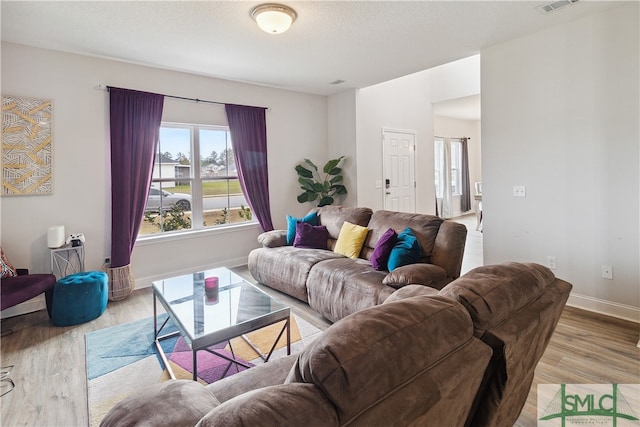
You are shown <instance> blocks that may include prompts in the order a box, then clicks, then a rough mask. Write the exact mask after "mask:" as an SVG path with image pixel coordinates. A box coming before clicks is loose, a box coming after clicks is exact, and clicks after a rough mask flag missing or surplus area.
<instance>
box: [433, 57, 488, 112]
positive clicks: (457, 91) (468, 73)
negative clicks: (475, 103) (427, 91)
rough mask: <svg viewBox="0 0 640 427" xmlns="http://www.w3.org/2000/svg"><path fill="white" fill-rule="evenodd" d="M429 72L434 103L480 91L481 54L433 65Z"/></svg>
mask: <svg viewBox="0 0 640 427" xmlns="http://www.w3.org/2000/svg"><path fill="white" fill-rule="evenodd" d="M429 72H430V74H431V95H430V96H431V102H433V103H436V102H442V101H448V100H450V99H456V98H464V97H467V96H470V95H477V94H479V93H480V55H473V56H470V57H468V58H463V59H459V60H457V61H453V62H449V63H447V64H443V65H440V66H437V67H433V68H431V69H430V70H429Z"/></svg>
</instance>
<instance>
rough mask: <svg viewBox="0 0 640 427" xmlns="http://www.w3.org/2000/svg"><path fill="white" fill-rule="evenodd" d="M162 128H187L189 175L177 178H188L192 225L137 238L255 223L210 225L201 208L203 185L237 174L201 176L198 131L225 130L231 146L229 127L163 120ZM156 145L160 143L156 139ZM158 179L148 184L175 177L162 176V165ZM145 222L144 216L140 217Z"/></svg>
mask: <svg viewBox="0 0 640 427" xmlns="http://www.w3.org/2000/svg"><path fill="white" fill-rule="evenodd" d="M160 127H161V128H176V129H189V131H190V132H189V133H190V142H189V147H190V152H189V155H188V157H189V162H190V163H189V165H190V171H189V176H188V177H180V180H183V181H189V183H190V187H191V228H189V229H183V230H173V231H159V232H157V233H152V234H138V237H137V239H136V241H139V242H144V241H145V240H155V239H158V238H166V237H173V238H175V237H180V236H184V235H188V234H192V233H201V232H209V231H214V230H215V231H219V230H221V229H230V228H237V227H245V226H247V225H250V226H255V225H256V224H258V222H257V221H256V220H255V218H254V219H252V220H251V221H243V222H234V223H226V224H213V225H206V226H205V225H204V215H203V213H204V208H203V192H202V186H203V185H202V184H203V183H204V182H207V181H216V180H227V182H228V180H229V179H238V177H237V176H229V175H225V176H224V177H216V178H215V179H212V178H208V177H202V174H201V161H202V156H201V145H200V131H201V130H203V129H204V130H215V131H225V132H226V148H227V149H229V148H231V137H230V133H229V127H228V126H219V125H201V124H194V123H175V122H162V123H161V124H160ZM158 143H159V144H161V143H162V142H161V141H159V142H158ZM158 152H159V153H162V152H163V151H162V145H160V149H159V150H158ZM159 174H160V177H159V178H152V181H151V185H152V186H153V185H154V184H157V183H160V184H161V183H163V182H172V181H175V180H176V177H170V178H163V177H162V168H160V171H159ZM161 187H162V186H161ZM229 196H230V195H229V192H228V189H227V199H228V198H229ZM143 221H144V218H143Z"/></svg>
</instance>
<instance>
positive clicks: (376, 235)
mask: <svg viewBox="0 0 640 427" xmlns="http://www.w3.org/2000/svg"><path fill="white" fill-rule="evenodd" d="M443 221H444V220H443V219H442V218H439V217H437V216H433V215H424V214H416V213H405V212H392V211H385V210H379V211H375V212H374V213H373V215H371V221H369V225H367V227H368V228H369V236H368V237H367V240H365V243H364V246H365V247H364V248H363V250H362V254H361V256H362V257H363V258H366V259H369V258H370V257H371V253H372V252H373V249H374V248H375V244H376V242H377V241H378V240H380V237H381V236H382V234H384V232H385V231H387V230H388V229H389V228H393V229H394V230H395V231H396V233H400V232H401V231H402V230H404V229H405V228H407V227H409V228H411V230H412V231H413V234H414V235H415V236H416V238H417V239H418V243H419V244H420V247H421V248H422V251H423V254H422V257H421V259H420V261H421V262H428V263H431V260H430V257H431V252H432V251H433V249H434V245H435V241H436V236H437V235H438V231H439V229H440V225H441V224H442V223H443ZM455 224H457V223H455ZM458 225H462V224H458ZM462 228H464V229H465V230H466V228H465V227H464V225H462Z"/></svg>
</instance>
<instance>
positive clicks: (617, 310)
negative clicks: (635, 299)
mask: <svg viewBox="0 0 640 427" xmlns="http://www.w3.org/2000/svg"><path fill="white" fill-rule="evenodd" d="M567 305H569V306H571V307H576V308H581V309H583V310H588V311H593V312H596V313H600V314H605V315H607V316H612V317H617V318H619V319H624V320H628V321H630V322H634V323H640V308H638V307H633V306H630V305H626V304H619V303H617V302H611V301H606V300H603V299H599V298H594V297H590V296H587V295H580V294H574V293H572V294H571V295H569V300H568V301H567Z"/></svg>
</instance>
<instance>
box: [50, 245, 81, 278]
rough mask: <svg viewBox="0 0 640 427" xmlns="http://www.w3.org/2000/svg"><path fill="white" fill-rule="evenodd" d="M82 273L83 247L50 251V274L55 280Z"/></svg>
mask: <svg viewBox="0 0 640 427" xmlns="http://www.w3.org/2000/svg"><path fill="white" fill-rule="evenodd" d="M81 271H84V245H80V246H63V247H62V248H58V249H51V273H52V274H53V275H54V276H56V279H58V280H60V279H61V278H63V277H65V276H68V275H70V274H74V273H80V272H81Z"/></svg>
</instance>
